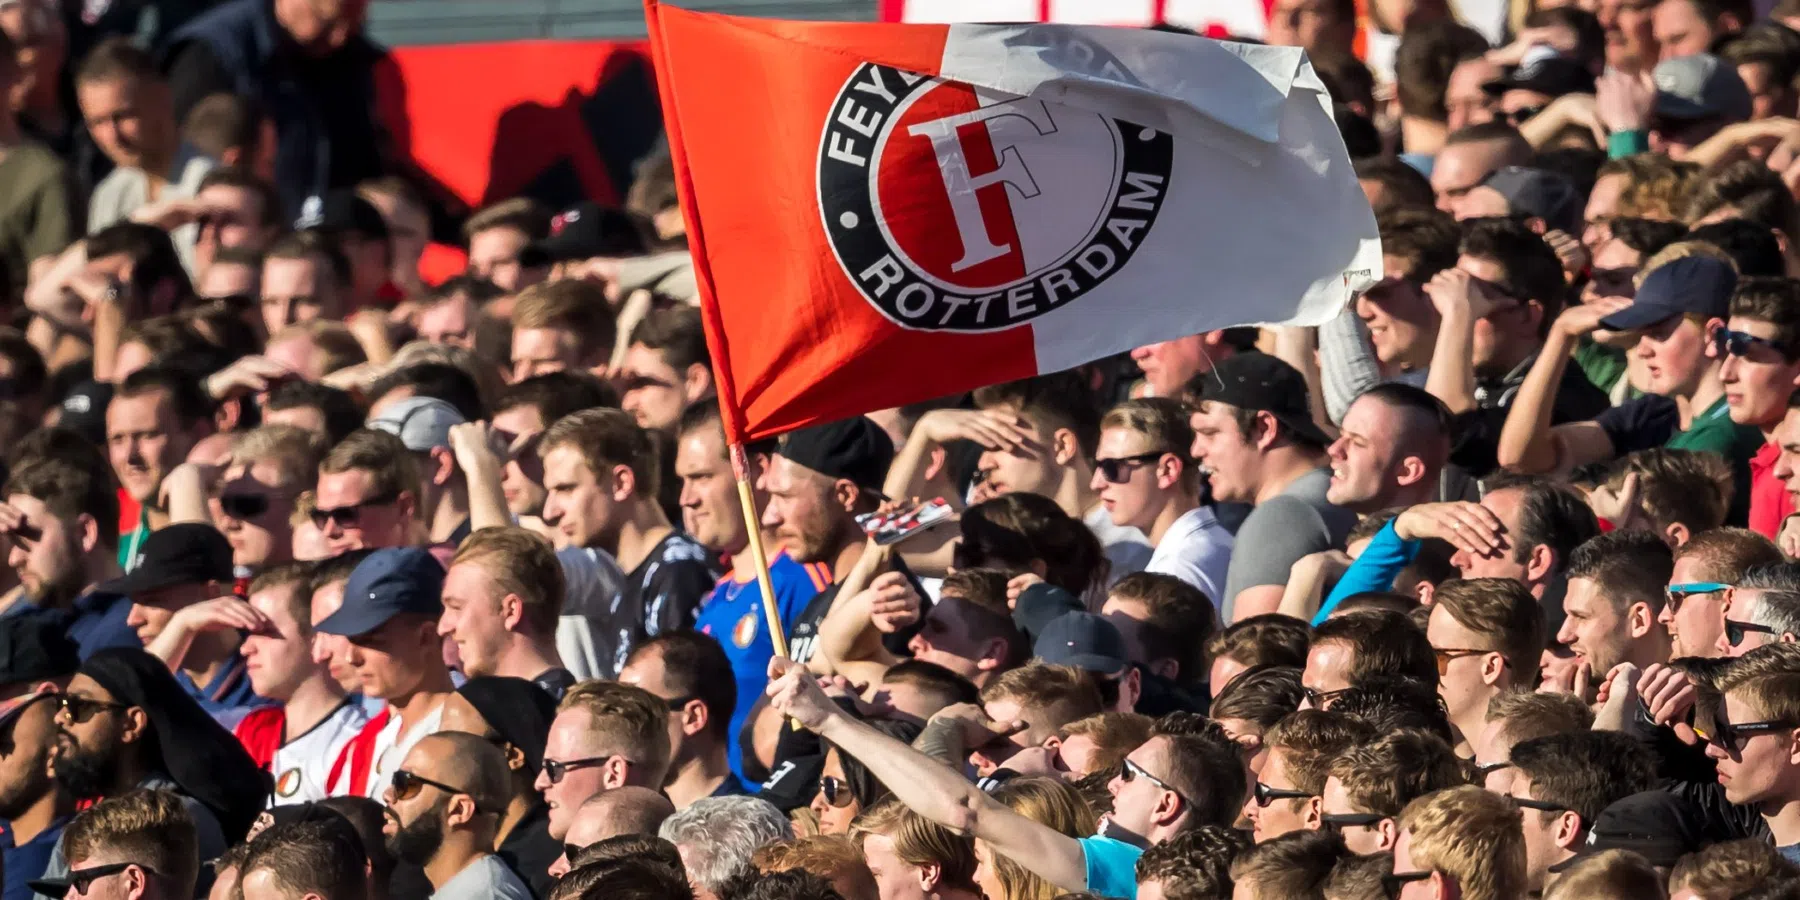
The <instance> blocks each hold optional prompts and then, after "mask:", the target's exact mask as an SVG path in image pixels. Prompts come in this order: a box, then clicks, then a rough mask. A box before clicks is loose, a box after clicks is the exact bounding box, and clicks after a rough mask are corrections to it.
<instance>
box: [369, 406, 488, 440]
mask: <svg viewBox="0 0 1800 900" xmlns="http://www.w3.org/2000/svg"><path fill="white" fill-rule="evenodd" d="M467 421H468V419H465V418H463V414H462V413H460V412H457V411H456V407H454V406H451V405H450V404H448V403H445V402H444V401H442V400H439V399H438V398H436V397H408V398H406V399H405V400H400V401H398V402H396V403H394V404H393V405H392V406H389V407H388V408H387V409H385V410H382V413H381V415H379V416H375V417H374V418H371V419H370V420H369V422H368V425H369V427H370V428H374V429H376V430H378V431H385V432H387V433H388V434H391V435H393V436H394V437H397V438H399V439H400V443H402V444H405V445H406V449H408V450H411V451H413V452H415V453H425V452H428V451H430V450H433V449H435V448H438V447H449V446H450V426H452V425H461V424H463V423H464V422H467Z"/></svg>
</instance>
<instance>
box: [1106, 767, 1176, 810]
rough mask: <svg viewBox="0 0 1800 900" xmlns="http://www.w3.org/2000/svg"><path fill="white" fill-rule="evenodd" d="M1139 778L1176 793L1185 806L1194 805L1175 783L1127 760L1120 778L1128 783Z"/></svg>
mask: <svg viewBox="0 0 1800 900" xmlns="http://www.w3.org/2000/svg"><path fill="white" fill-rule="evenodd" d="M1139 778H1142V779H1144V780H1145V781H1148V782H1150V783H1151V784H1154V785H1156V786H1157V787H1159V788H1162V789H1163V790H1165V791H1168V792H1169V793H1171V794H1174V795H1175V799H1177V800H1180V801H1181V802H1182V804H1183V805H1184V806H1187V807H1190V808H1191V807H1193V805H1194V804H1192V803H1190V802H1188V798H1187V795H1186V794H1183V793H1182V792H1180V791H1178V790H1176V789H1175V786H1174V785H1171V784H1169V783H1168V782H1166V781H1164V780H1162V779H1161V778H1158V777H1156V776H1155V775H1152V774H1150V773H1149V772H1147V771H1145V770H1144V767H1143V766H1140V765H1138V764H1137V763H1134V762H1132V761H1131V760H1129V759H1128V760H1125V768H1124V769H1122V770H1121V771H1120V772H1119V780H1120V781H1122V782H1124V783H1126V784H1130V783H1132V782H1133V781H1136V780H1138V779H1139Z"/></svg>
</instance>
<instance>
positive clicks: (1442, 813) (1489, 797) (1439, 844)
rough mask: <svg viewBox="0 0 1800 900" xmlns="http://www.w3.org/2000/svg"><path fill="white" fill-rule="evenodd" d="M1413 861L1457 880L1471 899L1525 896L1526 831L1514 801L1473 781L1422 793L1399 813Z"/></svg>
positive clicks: (1419, 867)
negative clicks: (1520, 827)
mask: <svg viewBox="0 0 1800 900" xmlns="http://www.w3.org/2000/svg"><path fill="white" fill-rule="evenodd" d="M1400 827H1401V829H1402V830H1404V831H1406V832H1408V833H1409V834H1410V835H1411V837H1412V843H1411V845H1410V850H1409V852H1410V853H1411V855H1412V859H1413V865H1414V866H1415V867H1416V868H1418V869H1422V870H1427V871H1436V872H1442V873H1443V874H1445V875H1448V876H1450V877H1452V878H1455V879H1456V883H1457V886H1458V887H1459V888H1461V890H1462V896H1463V897H1464V898H1466V900H1517V898H1519V897H1523V896H1524V895H1525V834H1524V832H1522V831H1520V830H1519V809H1518V807H1516V806H1514V805H1513V804H1512V802H1511V801H1510V800H1508V799H1507V798H1505V797H1502V796H1500V795H1499V794H1496V793H1493V792H1491V791H1488V790H1484V789H1482V788H1478V787H1475V786H1473V785H1469V786H1465V787H1455V788H1450V789H1449V790H1443V791H1438V792H1437V793H1435V794H1429V795H1427V796H1424V797H1420V798H1419V799H1417V800H1414V801H1413V802H1411V803H1409V804H1407V806H1406V810H1405V811H1404V812H1402V813H1401V814H1400Z"/></svg>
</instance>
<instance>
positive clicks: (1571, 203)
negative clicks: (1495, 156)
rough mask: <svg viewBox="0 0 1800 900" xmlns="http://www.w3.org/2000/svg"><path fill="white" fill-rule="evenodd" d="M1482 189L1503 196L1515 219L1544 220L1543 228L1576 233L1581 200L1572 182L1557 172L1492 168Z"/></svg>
mask: <svg viewBox="0 0 1800 900" xmlns="http://www.w3.org/2000/svg"><path fill="white" fill-rule="evenodd" d="M1482 186H1484V187H1489V188H1493V189H1494V190H1495V191H1497V192H1499V194H1500V196H1502V197H1505V198H1506V205H1507V209H1508V211H1510V212H1511V213H1512V214H1513V215H1515V216H1527V217H1532V218H1538V219H1543V220H1544V224H1545V226H1546V227H1549V228H1555V229H1559V230H1561V231H1565V232H1568V233H1570V234H1576V233H1578V227H1577V226H1578V225H1579V223H1580V221H1581V214H1582V202H1583V201H1582V197H1581V195H1580V194H1579V193H1578V192H1576V190H1575V184H1574V182H1571V181H1570V180H1569V179H1568V178H1566V177H1564V176H1562V175H1561V174H1559V173H1556V172H1549V171H1545V170H1543V169H1527V168H1525V167H1524V166H1506V167H1505V168H1501V169H1495V170H1494V173H1493V174H1492V175H1489V176H1488V177H1487V179H1486V180H1485V181H1483V182H1482Z"/></svg>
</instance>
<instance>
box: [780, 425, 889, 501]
mask: <svg viewBox="0 0 1800 900" xmlns="http://www.w3.org/2000/svg"><path fill="white" fill-rule="evenodd" d="M775 452H776V453H777V454H779V455H781V456H783V457H785V458H787V460H788V461H790V462H794V463H798V464H800V465H802V466H805V467H807V468H808V469H811V470H813V471H814V472H817V473H819V474H820V475H824V476H825V477H827V478H830V479H832V480H836V479H839V478H843V479H846V480H848V481H849V482H850V483H851V484H854V485H856V486H857V487H859V488H862V489H863V490H866V491H870V492H873V493H877V494H878V493H879V492H880V491H881V485H882V482H883V481H885V480H887V470H888V466H890V465H893V463H894V439H893V438H890V437H888V433H887V432H885V431H882V430H881V427H880V426H878V425H876V424H875V423H874V422H871V421H869V419H868V418H867V417H865V416H851V417H850V418H848V419H839V420H838V421H836V422H827V423H825V424H824V425H813V426H810V427H807V428H802V429H800V430H798V431H790V432H788V433H787V434H784V435H782V436H781V446H780V448H779V449H777V450H776V451H775Z"/></svg>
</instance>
